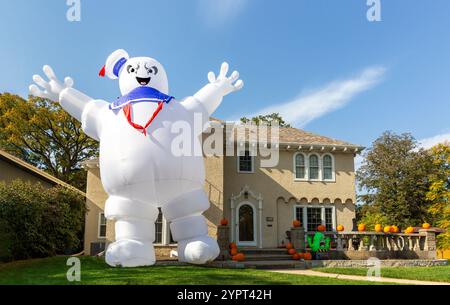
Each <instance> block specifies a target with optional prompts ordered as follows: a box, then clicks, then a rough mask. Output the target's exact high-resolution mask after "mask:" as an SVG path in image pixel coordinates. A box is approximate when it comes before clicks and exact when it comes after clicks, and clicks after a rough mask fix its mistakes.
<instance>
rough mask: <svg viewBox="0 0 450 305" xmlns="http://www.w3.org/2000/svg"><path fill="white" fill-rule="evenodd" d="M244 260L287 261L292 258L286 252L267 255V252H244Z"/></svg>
mask: <svg viewBox="0 0 450 305" xmlns="http://www.w3.org/2000/svg"><path fill="white" fill-rule="evenodd" d="M245 260H246V261H288V260H293V259H292V257H291V256H290V255H288V254H280V255H273V254H271V255H269V254H246V255H245Z"/></svg>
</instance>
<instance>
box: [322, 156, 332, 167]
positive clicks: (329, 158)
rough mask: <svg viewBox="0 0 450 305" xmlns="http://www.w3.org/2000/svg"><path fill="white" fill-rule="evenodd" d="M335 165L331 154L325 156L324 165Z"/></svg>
mask: <svg viewBox="0 0 450 305" xmlns="http://www.w3.org/2000/svg"><path fill="white" fill-rule="evenodd" d="M332 165H333V161H332V160H331V157H330V156H325V157H323V166H324V167H331V166H332Z"/></svg>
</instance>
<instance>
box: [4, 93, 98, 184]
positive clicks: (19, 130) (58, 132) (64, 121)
mask: <svg viewBox="0 0 450 305" xmlns="http://www.w3.org/2000/svg"><path fill="white" fill-rule="evenodd" d="M0 148H2V149H4V150H6V151H8V152H9V153H12V154H13V155H15V156H17V157H19V158H21V159H23V160H25V161H27V162H29V163H31V164H33V165H35V166H37V167H38V168H40V169H42V170H44V171H46V172H48V173H49V174H51V175H53V176H55V177H56V178H59V179H61V180H63V181H65V182H67V183H69V184H71V185H73V186H75V187H77V188H78V189H80V190H84V189H85V187H86V174H85V172H84V170H82V169H81V162H82V161H84V160H87V159H90V158H92V157H94V156H97V155H98V143H97V142H96V141H95V140H92V139H91V138H89V137H88V136H87V135H85V134H84V133H83V132H82V130H81V126H80V123H79V122H78V121H77V120H75V119H74V118H72V117H71V116H70V115H69V114H68V113H67V112H66V111H64V110H63V109H62V108H61V106H60V105H59V104H58V103H54V102H52V101H49V100H46V99H42V98H38V97H31V96H30V97H29V99H28V100H25V99H23V98H21V97H20V96H17V95H12V94H8V93H5V94H0Z"/></svg>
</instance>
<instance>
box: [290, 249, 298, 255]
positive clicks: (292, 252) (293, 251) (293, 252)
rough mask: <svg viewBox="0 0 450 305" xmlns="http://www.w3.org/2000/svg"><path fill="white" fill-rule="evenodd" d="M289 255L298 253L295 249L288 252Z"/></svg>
mask: <svg viewBox="0 0 450 305" xmlns="http://www.w3.org/2000/svg"><path fill="white" fill-rule="evenodd" d="M288 253H289V254H290V255H294V254H295V253H297V251H295V249H289V250H288Z"/></svg>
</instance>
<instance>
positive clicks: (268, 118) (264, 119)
mask: <svg viewBox="0 0 450 305" xmlns="http://www.w3.org/2000/svg"><path fill="white" fill-rule="evenodd" d="M241 122H242V123H244V124H246V123H250V122H252V123H254V124H256V125H259V124H261V123H266V124H267V125H269V126H270V125H271V124H272V123H273V122H278V125H279V126H280V127H286V128H291V127H292V126H291V125H290V124H288V123H286V122H285V121H284V120H283V118H282V117H281V116H280V114H279V113H272V114H266V115H258V116H255V117H252V118H251V119H249V118H246V117H242V118H241Z"/></svg>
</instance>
